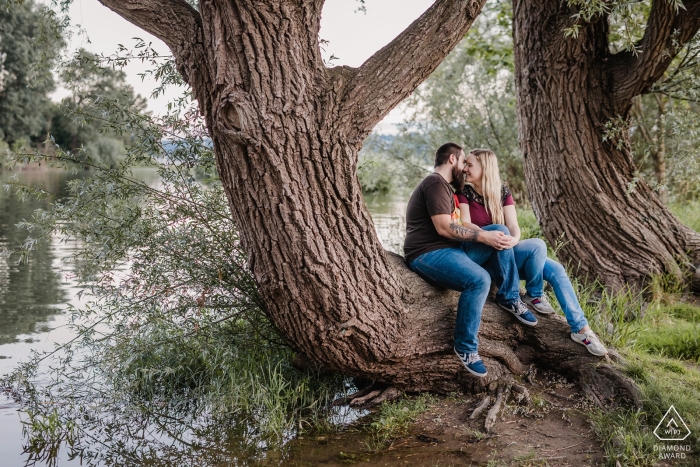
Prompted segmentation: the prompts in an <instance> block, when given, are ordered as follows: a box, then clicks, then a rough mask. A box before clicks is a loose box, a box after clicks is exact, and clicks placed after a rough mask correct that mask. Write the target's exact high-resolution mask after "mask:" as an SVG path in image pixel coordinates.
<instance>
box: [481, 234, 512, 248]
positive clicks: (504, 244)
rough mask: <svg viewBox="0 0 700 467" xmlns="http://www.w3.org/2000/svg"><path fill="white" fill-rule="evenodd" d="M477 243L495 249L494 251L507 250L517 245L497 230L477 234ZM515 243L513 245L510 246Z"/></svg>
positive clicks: (509, 237) (508, 236)
mask: <svg viewBox="0 0 700 467" xmlns="http://www.w3.org/2000/svg"><path fill="white" fill-rule="evenodd" d="M479 241H480V242H481V243H485V244H486V245H488V246H490V247H492V248H495V249H496V250H507V249H508V248H513V246H515V245H517V244H518V241H517V240H516V239H515V238H513V237H511V236H510V235H506V234H504V233H503V232H500V231H498V230H482V231H480V232H479ZM513 241H515V244H512V243H513Z"/></svg>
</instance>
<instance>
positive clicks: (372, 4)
mask: <svg viewBox="0 0 700 467" xmlns="http://www.w3.org/2000/svg"><path fill="white" fill-rule="evenodd" d="M366 3H367V14H364V13H361V12H358V13H356V12H355V10H356V9H357V7H358V5H359V2H358V1H357V0H326V3H325V6H324V8H323V16H322V19H321V34H320V36H321V38H322V39H325V40H327V41H329V44H327V45H326V46H325V47H324V48H325V50H324V51H323V58H324V59H325V60H328V59H329V58H330V57H331V55H335V56H336V57H338V59H337V60H333V62H332V63H333V64H334V65H349V66H354V67H356V66H359V65H361V64H362V63H363V62H364V61H365V60H366V59H368V58H369V57H370V56H372V54H373V53H374V52H376V51H377V50H379V49H380V48H381V47H383V46H384V45H386V44H387V43H389V42H390V41H391V40H392V39H393V38H394V37H396V35H398V34H399V33H400V32H401V31H403V30H404V29H405V28H406V27H407V26H408V25H409V24H411V22H413V21H414V20H415V19H416V18H418V17H419V16H420V15H421V13H423V12H424V11H425V10H426V9H427V8H428V7H429V6H430V5H431V4H432V3H433V2H432V0H367V2H366ZM71 18H72V20H73V22H74V23H75V24H80V25H81V26H82V28H83V29H84V30H85V32H86V33H87V37H84V36H74V37H73V38H72V39H71V40H70V48H71V49H76V48H78V47H85V48H87V49H89V50H91V51H93V52H96V53H103V54H105V55H110V54H112V53H114V52H116V50H117V47H118V44H123V45H124V46H126V47H128V48H132V47H133V45H134V44H135V40H134V39H133V38H134V37H139V38H142V39H144V40H145V41H146V42H152V43H153V47H154V48H155V49H156V50H157V51H158V52H159V53H161V54H169V53H170V52H169V50H168V49H167V47H166V46H165V44H163V43H162V42H161V41H159V40H158V39H156V38H155V37H153V36H151V35H149V34H147V33H146V32H145V31H143V30H142V29H139V28H137V27H136V26H134V25H132V24H131V23H129V22H127V21H125V20H123V19H122V18H121V17H120V16H118V15H116V14H115V13H113V12H112V11H110V10H109V9H107V8H105V7H103V6H102V5H101V4H100V3H99V2H98V1H97V0H75V1H74V3H73V6H72V8H71ZM88 39H89V42H88ZM148 68H149V66H147V65H143V64H141V63H132V64H130V65H129V66H128V67H126V68H125V71H126V73H127V75H128V81H129V83H130V84H131V85H132V86H134V88H135V89H136V91H137V92H138V93H139V94H141V95H143V96H146V97H147V96H150V94H151V91H152V89H153V88H154V82H153V81H142V80H141V78H140V77H139V76H138V73H140V72H143V71H144V70H146V69H148ZM59 94H60V92H59ZM175 94H176V93H175V92H172V93H171V95H170V96H165V98H159V99H149V104H148V108H149V110H152V111H153V112H155V113H160V112H162V111H163V110H164V109H165V105H166V103H167V100H168V98H169V97H172V96H173V95H175ZM400 120H401V114H400V112H397V111H395V112H393V113H392V114H391V115H390V116H389V117H388V118H387V119H386V120H385V121H386V122H391V123H394V122H398V121H400Z"/></svg>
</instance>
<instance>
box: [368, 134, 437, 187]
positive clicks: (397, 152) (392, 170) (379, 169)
mask: <svg viewBox="0 0 700 467" xmlns="http://www.w3.org/2000/svg"><path fill="white" fill-rule="evenodd" d="M411 148H414V149H415V147H414V146H412V145H411V146H405V145H404V141H395V139H394V138H393V137H391V136H386V135H379V134H376V133H373V134H372V135H370V136H369V137H368V138H367V139H366V140H365V142H364V147H363V148H362V151H360V154H359V163H358V165H357V176H358V178H359V179H360V185H361V186H362V191H363V192H365V193H378V194H388V193H396V192H397V191H401V190H402V189H403V188H405V187H413V186H415V185H416V184H417V183H418V182H419V181H420V180H421V179H422V178H423V177H425V176H426V175H427V174H428V173H429V170H428V168H429V167H432V161H429V160H428V156H427V151H426V152H423V153H421V152H418V151H414V152H413V153H411Z"/></svg>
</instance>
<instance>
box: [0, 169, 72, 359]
mask: <svg viewBox="0 0 700 467" xmlns="http://www.w3.org/2000/svg"><path fill="white" fill-rule="evenodd" d="M10 175H11V174H8V173H2V174H0V180H2V182H3V183H5V182H7V181H8V180H9V178H10ZM77 177H82V175H71V174H67V173H63V172H59V171H44V170H35V171H27V172H22V173H21V174H20V176H19V179H20V181H21V182H23V183H29V184H31V185H35V186H39V185H41V186H42V187H43V188H44V189H45V190H47V191H51V192H53V193H57V194H58V195H59V196H64V195H65V194H66V192H65V189H66V182H67V181H68V180H70V179H73V178H77ZM12 191H13V190H12V189H11V190H10V192H6V191H5V190H1V192H0V245H4V246H7V247H8V248H13V247H16V246H18V245H19V244H21V243H23V242H24V240H25V239H26V238H27V235H28V233H27V231H24V230H19V229H17V227H15V225H16V224H17V223H18V222H20V221H22V219H30V218H31V216H32V214H33V213H34V211H35V210H36V209H45V208H47V207H48V205H49V201H47V200H36V199H27V200H26V201H24V202H22V201H20V200H18V199H17V197H16V196H15V195H13V194H12ZM56 249H57V248H56V244H55V243H52V244H49V243H40V244H38V245H37V246H36V248H35V250H34V251H33V252H32V254H31V255H29V261H27V262H26V263H22V264H17V257H16V256H13V257H11V258H10V259H0V345H2V344H7V343H10V342H15V341H16V340H17V336H18V335H21V334H30V333H33V332H35V331H37V330H38V327H37V325H40V324H41V323H45V322H47V321H48V320H49V319H50V318H51V317H52V316H53V315H55V314H56V313H57V312H58V308H57V307H56V305H57V304H61V303H64V302H65V301H66V298H67V296H66V291H65V289H64V287H63V285H62V284H61V277H60V276H59V275H58V265H57V264H55V261H54V260H55V259H56Z"/></svg>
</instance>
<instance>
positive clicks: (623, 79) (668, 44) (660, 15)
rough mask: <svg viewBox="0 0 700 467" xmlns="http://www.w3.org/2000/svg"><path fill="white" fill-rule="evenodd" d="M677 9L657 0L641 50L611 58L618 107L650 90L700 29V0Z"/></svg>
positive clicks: (690, 1) (641, 42) (624, 106)
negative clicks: (636, 52)
mask: <svg viewBox="0 0 700 467" xmlns="http://www.w3.org/2000/svg"><path fill="white" fill-rule="evenodd" d="M684 5H685V8H684V9H683V8H681V9H679V10H676V9H675V7H674V5H673V4H672V2H669V1H668V0H654V3H653V4H652V7H651V13H650V14H649V20H648V21H647V27H646V30H645V32H644V37H643V38H642V40H641V41H640V42H639V44H638V48H639V49H640V50H641V51H640V52H639V53H638V54H636V55H635V54H634V53H633V52H630V51H627V52H620V53H618V54H616V55H614V56H613V57H612V59H611V61H610V66H611V69H612V73H613V80H614V83H615V89H614V90H613V92H614V95H615V100H616V102H617V105H616V107H617V108H623V109H625V108H628V107H629V105H631V100H632V98H633V97H635V96H637V95H639V94H643V93H645V92H647V91H648V90H649V89H651V87H652V86H653V85H654V83H656V82H657V81H658V80H659V79H661V78H662V77H663V75H664V73H665V72H666V69H667V68H668V66H669V65H670V64H671V61H672V60H673V58H674V57H675V56H676V55H677V54H678V53H679V52H680V51H681V48H682V47H683V45H684V44H685V43H687V42H688V41H689V40H690V39H692V38H693V37H694V36H695V34H696V33H697V32H698V29H700V0H686V1H685V2H684Z"/></svg>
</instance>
